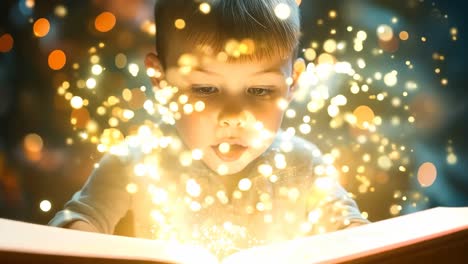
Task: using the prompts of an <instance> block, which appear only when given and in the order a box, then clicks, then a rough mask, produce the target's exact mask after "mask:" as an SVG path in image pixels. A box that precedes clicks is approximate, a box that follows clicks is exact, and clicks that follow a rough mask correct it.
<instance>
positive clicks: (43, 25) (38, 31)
mask: <svg viewBox="0 0 468 264" xmlns="http://www.w3.org/2000/svg"><path fill="white" fill-rule="evenodd" d="M49 30H50V23H49V20H47V19H46V18H39V19H38V20H36V22H34V26H33V31H34V35H36V37H40V38H41V37H45V36H46V35H47V34H48V33H49Z"/></svg>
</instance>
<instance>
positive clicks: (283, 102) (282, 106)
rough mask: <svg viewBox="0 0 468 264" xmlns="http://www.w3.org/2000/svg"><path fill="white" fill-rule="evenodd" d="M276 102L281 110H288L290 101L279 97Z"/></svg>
mask: <svg viewBox="0 0 468 264" xmlns="http://www.w3.org/2000/svg"><path fill="white" fill-rule="evenodd" d="M276 104H277V105H278V108H279V109H281V110H286V109H287V108H288V106H289V102H288V101H287V100H286V99H284V98H281V99H279V100H278V101H277V103H276Z"/></svg>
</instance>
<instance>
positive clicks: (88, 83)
mask: <svg viewBox="0 0 468 264" xmlns="http://www.w3.org/2000/svg"><path fill="white" fill-rule="evenodd" d="M96 85H97V83H96V79H94V78H89V79H88V80H86V87H87V88H88V89H94V88H96Z"/></svg>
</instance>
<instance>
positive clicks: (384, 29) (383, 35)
mask: <svg viewBox="0 0 468 264" xmlns="http://www.w3.org/2000/svg"><path fill="white" fill-rule="evenodd" d="M377 36H378V37H379V39H380V40H382V41H390V40H392V39H393V29H392V28H391V27H390V26H388V25H380V26H379V27H377Z"/></svg>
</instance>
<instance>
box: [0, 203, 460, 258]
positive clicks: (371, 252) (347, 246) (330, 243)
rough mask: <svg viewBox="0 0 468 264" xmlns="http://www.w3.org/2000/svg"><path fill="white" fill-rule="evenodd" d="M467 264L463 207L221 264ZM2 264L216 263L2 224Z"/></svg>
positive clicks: (182, 249) (179, 251)
mask: <svg viewBox="0 0 468 264" xmlns="http://www.w3.org/2000/svg"><path fill="white" fill-rule="evenodd" d="M337 262H353V263H468V207H460V208H443V207H439V208H434V209H430V210H426V211H421V212H417V213H413V214H409V215H404V216H400V217H395V218H392V219H388V220H383V221H380V222H375V223H372V224H368V225H364V226H358V227H354V228H350V229H346V230H341V231H337V232H332V233H326V234H322V235H316V236H312V237H307V238H300V239H296V240H291V241H285V242H279V243H275V244H271V245H267V246H261V247H256V248H251V249H247V250H243V251H240V252H237V253H235V254H233V255H231V256H229V257H227V258H225V259H224V260H223V261H222V263H224V264H227V263H337ZM0 263H208V264H210V263H213V264H215V263H218V260H217V259H216V257H215V256H213V255H211V254H210V253H209V252H208V251H207V250H204V249H202V248H197V247H194V246H188V245H181V244H177V243H175V242H167V241H157V240H146V239H138V238H129V237H121V236H111V235H104V234H97V233H88V232H81V231H75V230H68V229H63V228H57V227H49V226H42V225H37V224H29V223H23V222H18V221H12V220H6V219H0Z"/></svg>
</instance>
